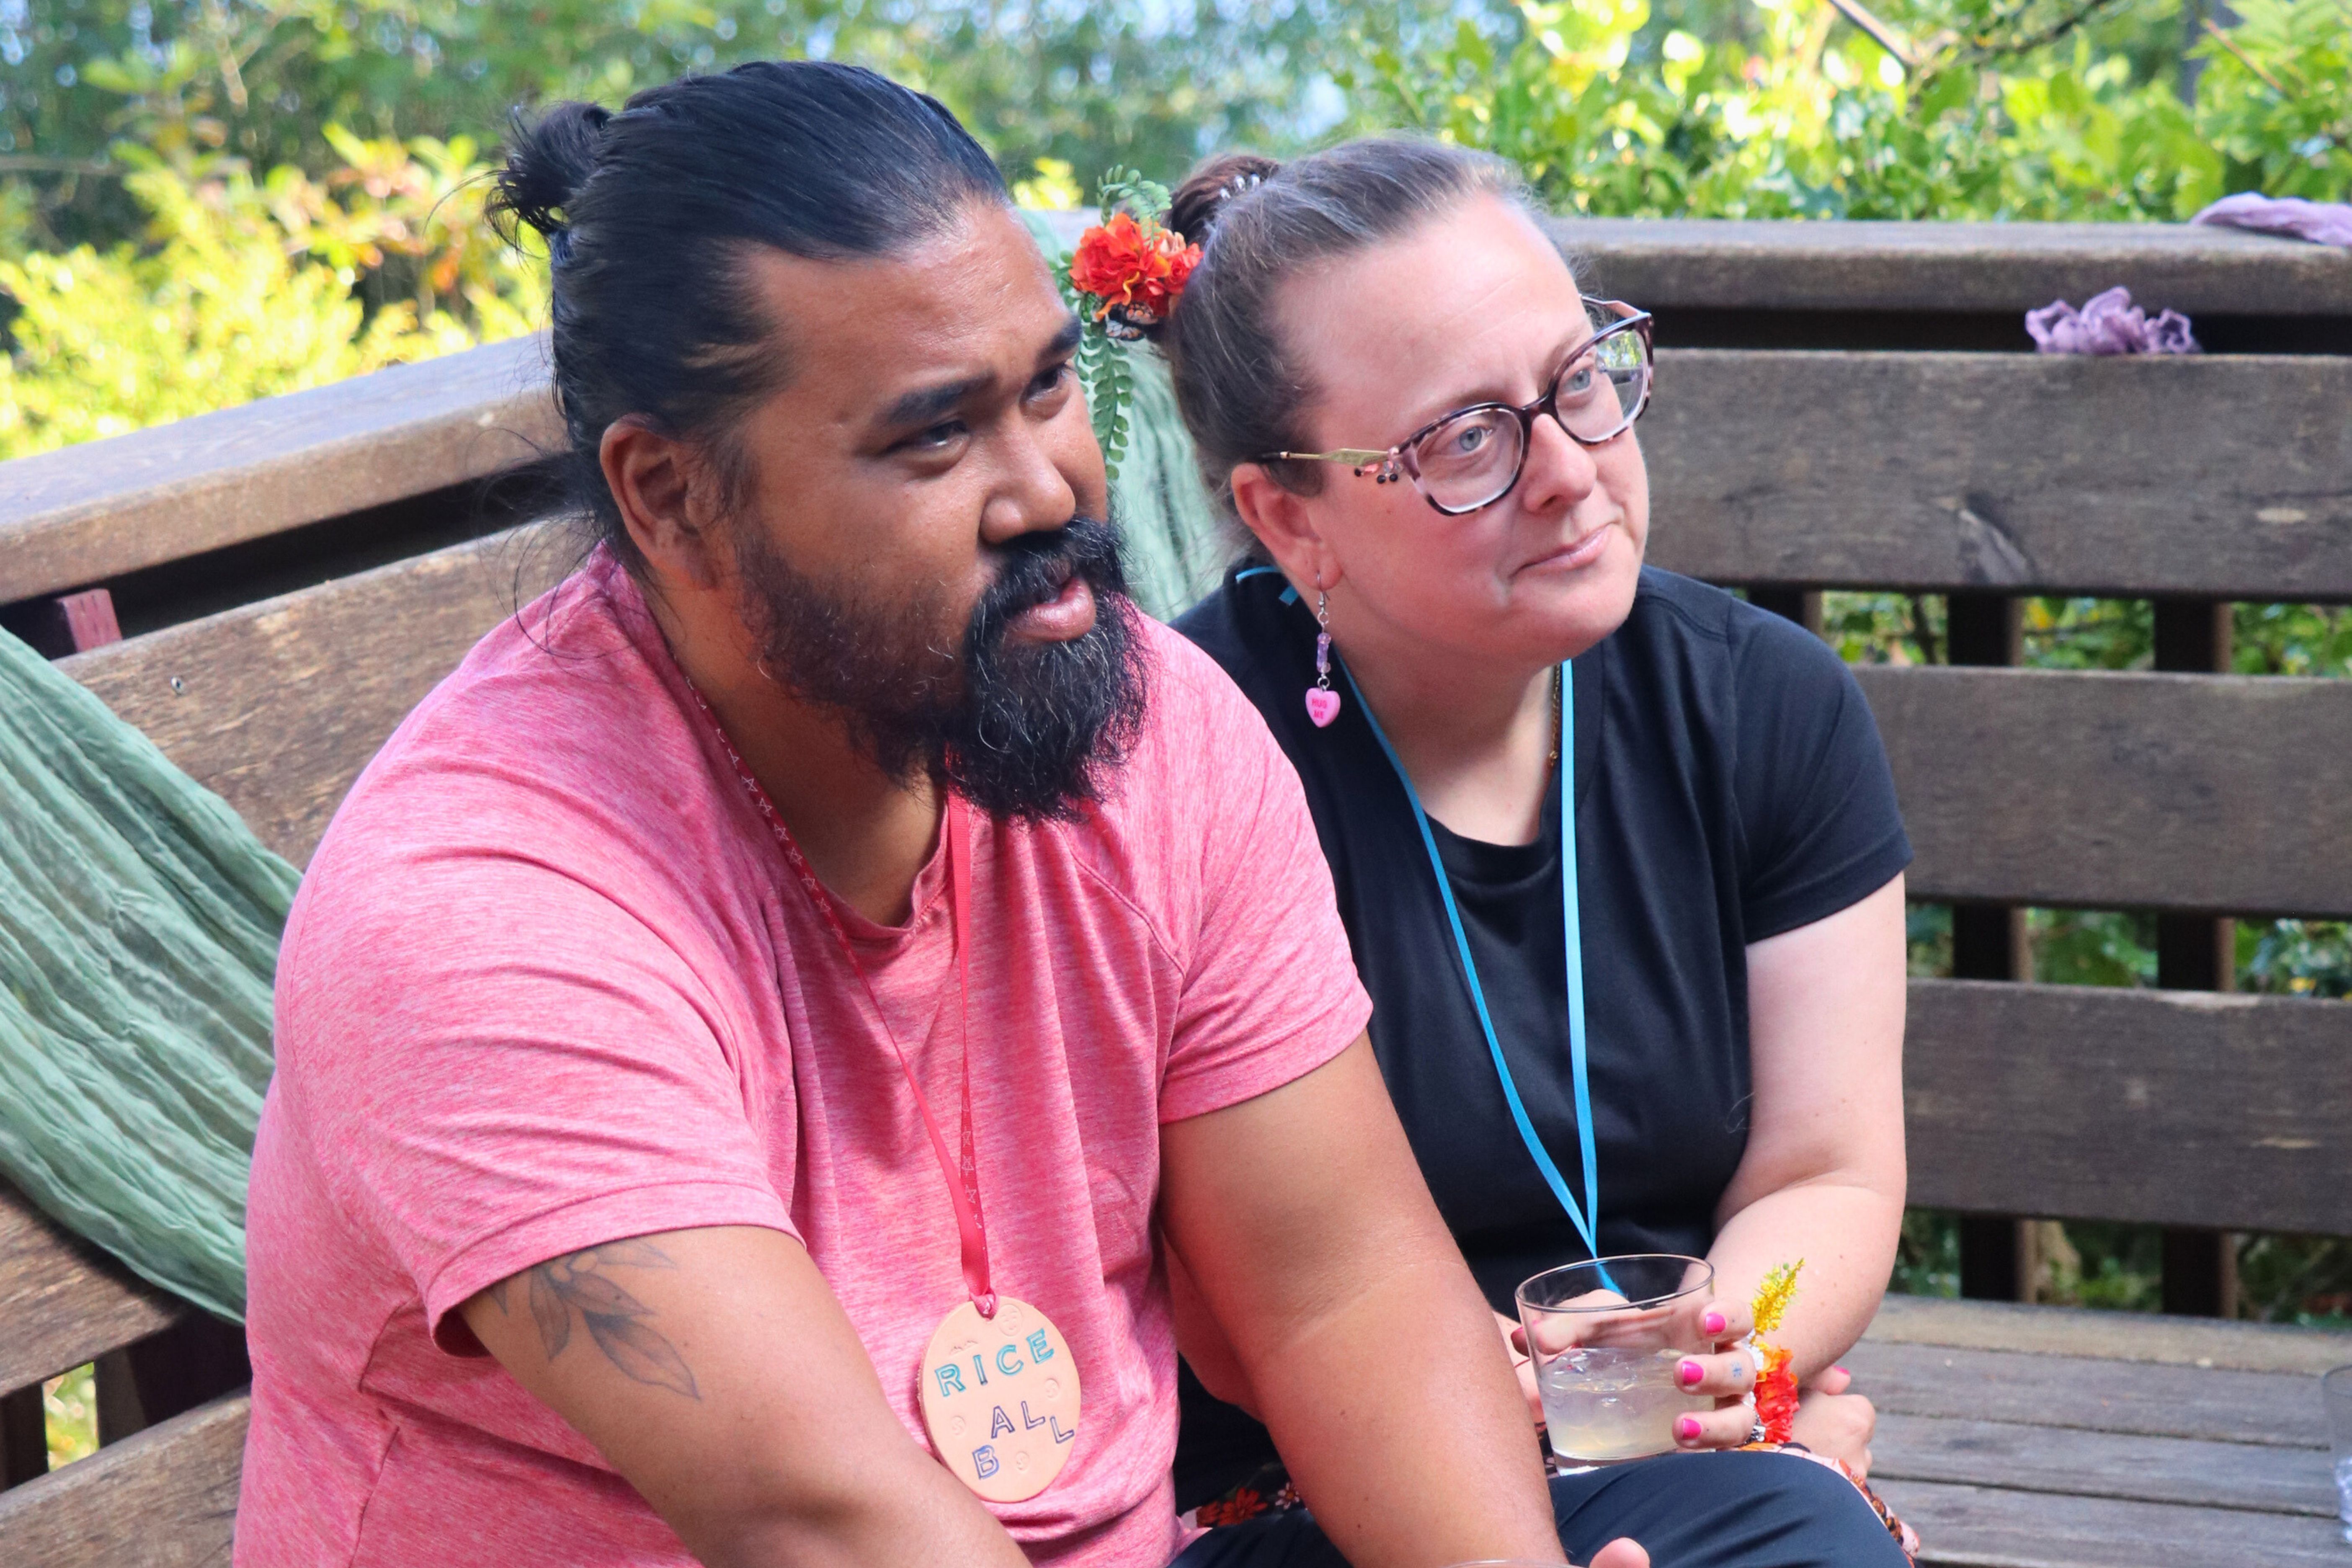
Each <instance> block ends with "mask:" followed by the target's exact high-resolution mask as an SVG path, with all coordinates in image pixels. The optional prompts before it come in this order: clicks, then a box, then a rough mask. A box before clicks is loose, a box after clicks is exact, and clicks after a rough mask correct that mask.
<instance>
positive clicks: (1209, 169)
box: [1168, 153, 1282, 245]
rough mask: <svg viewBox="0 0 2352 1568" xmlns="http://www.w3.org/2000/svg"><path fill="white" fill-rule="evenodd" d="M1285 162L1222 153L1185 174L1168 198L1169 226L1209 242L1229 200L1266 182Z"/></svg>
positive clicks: (1187, 236)
mask: <svg viewBox="0 0 2352 1568" xmlns="http://www.w3.org/2000/svg"><path fill="white" fill-rule="evenodd" d="M1281 168H1282V165H1281V164H1280V163H1276V162H1275V161H1274V160H1273V159H1271V158H1261V157H1259V156H1258V155H1257V154H1256V153H1218V154H1217V155H1216V156H1215V157H1213V158H1211V159H1209V160H1208V161H1207V162H1206V163H1202V164H1200V165H1199V166H1197V167H1196V168H1194V169H1193V171H1192V173H1191V174H1187V175H1185V176H1184V183H1183V184H1181V185H1179V186H1177V187H1176V194H1175V195H1173V196H1171V198H1170V199H1169V202H1168V226H1169V227H1170V228H1172V229H1174V230H1175V231H1176V232H1177V233H1178V234H1181V235H1182V236H1183V237H1184V238H1185V239H1186V241H1188V242H1189V243H1191V244H1193V245H1205V244H1207V243H1208V239H1209V232H1210V230H1212V229H1213V228H1215V227H1216V226H1217V219H1218V218H1219V217H1221V216H1223V213H1224V207H1225V204H1226V203H1227V202H1229V201H1232V200H1233V199H1234V197H1235V196H1237V195H1241V194H1242V193H1243V192H1244V191H1246V190H1248V189H1249V188H1250V187H1251V186H1253V185H1259V184H1265V182H1266V181H1268V180H1270V179H1272V178H1274V176H1275V175H1276V174H1277V173H1278V172H1280V170H1281Z"/></svg>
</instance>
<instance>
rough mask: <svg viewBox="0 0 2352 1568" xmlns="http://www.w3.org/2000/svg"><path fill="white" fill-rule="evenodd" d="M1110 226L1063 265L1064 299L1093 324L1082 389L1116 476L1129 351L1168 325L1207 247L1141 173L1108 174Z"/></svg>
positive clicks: (1080, 356)
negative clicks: (1168, 218)
mask: <svg viewBox="0 0 2352 1568" xmlns="http://www.w3.org/2000/svg"><path fill="white" fill-rule="evenodd" d="M1100 195H1101V203H1102V221H1101V222H1100V223H1098V224H1097V225H1095V226H1093V227H1091V228H1089V229H1087V231H1086V232H1085V233H1084V234H1082V235H1080V236H1079V237H1078V245H1077V248H1076V250H1074V251H1072V252H1071V253H1070V255H1069V256H1068V258H1066V260H1065V261H1064V262H1063V264H1062V266H1061V268H1060V272H1059V277H1060V281H1061V285H1062V294H1063V298H1065V299H1066V300H1068V301H1069V304H1070V309H1071V310H1075V311H1076V312H1077V315H1078V319H1079V320H1080V321H1082V322H1084V323H1085V331H1084V333H1083V334H1082V335H1081V336H1080V338H1079V339H1078V352H1077V372H1078V381H1079V384H1081V385H1082V386H1084V387H1085V388H1086V394H1087V411H1088V412H1089V413H1090V414H1091V415H1092V416H1093V419H1094V426H1095V439H1096V440H1097V441H1098V442H1100V443H1101V445H1102V453H1103V465H1104V467H1105V468H1108V470H1109V472H1110V474H1111V476H1112V477H1113V478H1117V477H1118V460H1119V458H1121V457H1122V456H1124V455H1125V453H1126V451H1127V437H1128V414H1127V409H1128V404H1129V400H1130V398H1131V397H1132V395H1133V394H1134V390H1135V382H1134V375H1133V373H1132V371H1131V369H1130V368H1129V364H1128V363H1127V353H1128V347H1127V345H1129V343H1132V342H1138V341H1139V340H1141V339H1143V338H1146V337H1149V336H1150V334H1151V333H1152V332H1153V331H1156V330H1158V329H1159V328H1160V327H1161V326H1164V325H1166V324H1167V321H1168V317H1169V315H1170V313H1171V311H1173V310H1175V309H1176V301H1177V300H1178V299H1179V298H1180V297H1181V295H1182V294H1183V292H1184V285H1185V284H1186V282H1188V281H1189V280H1190V279H1192V268H1194V267H1196V266H1198V265H1199V264H1200V260H1201V247H1199V246H1197V245H1191V244H1187V243H1186V242H1185V239H1184V237H1183V236H1182V235H1181V234H1178V233H1177V232H1176V231H1175V230H1174V229H1171V228H1170V227H1169V226H1167V225H1166V224H1163V223H1161V222H1160V216H1159V215H1160V214H1161V213H1164V212H1166V211H1167V210H1168V188H1167V187H1166V186H1165V185H1161V184H1155V183H1153V182H1152V181H1150V180H1147V179H1145V178H1144V177H1143V176H1142V174H1139V173H1138V172H1137V171H1135V170H1133V169H1113V170H1111V171H1110V172H1109V173H1108V174H1105V175H1104V176H1103V182H1102V187H1101V193H1100Z"/></svg>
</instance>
